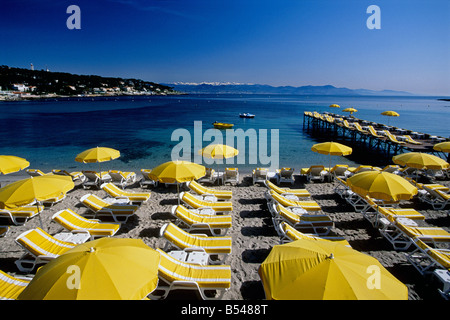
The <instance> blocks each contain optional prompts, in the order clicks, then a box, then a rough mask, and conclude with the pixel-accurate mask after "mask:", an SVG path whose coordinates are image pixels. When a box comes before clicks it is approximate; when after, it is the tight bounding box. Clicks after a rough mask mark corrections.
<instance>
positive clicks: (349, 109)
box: [342, 108, 358, 115]
mask: <svg viewBox="0 0 450 320" xmlns="http://www.w3.org/2000/svg"><path fill="white" fill-rule="evenodd" d="M342 111H344V112H350V115H352V114H353V112H358V110H357V109H355V108H345V109H344V110H342Z"/></svg>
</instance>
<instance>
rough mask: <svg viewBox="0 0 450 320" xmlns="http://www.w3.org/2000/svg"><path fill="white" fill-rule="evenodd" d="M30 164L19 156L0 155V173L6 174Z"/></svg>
mask: <svg viewBox="0 0 450 320" xmlns="http://www.w3.org/2000/svg"><path fill="white" fill-rule="evenodd" d="M28 166H30V163H29V162H28V161H27V160H25V159H23V158H20V157H16V156H5V155H1V156H0V173H2V174H8V173H12V172H17V171H19V170H22V169H25V168H27V167H28Z"/></svg>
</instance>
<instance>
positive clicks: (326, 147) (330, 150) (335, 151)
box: [311, 142, 353, 156]
mask: <svg viewBox="0 0 450 320" xmlns="http://www.w3.org/2000/svg"><path fill="white" fill-rule="evenodd" d="M311 150H312V151H314V152H317V153H320V154H329V155H332V156H347V155H349V154H351V153H352V151H353V150H352V148H350V147H347V146H346V145H343V144H341V143H338V142H323V143H318V144H315V145H313V146H312V147H311Z"/></svg>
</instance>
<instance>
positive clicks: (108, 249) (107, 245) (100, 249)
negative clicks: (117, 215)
mask: <svg viewBox="0 0 450 320" xmlns="http://www.w3.org/2000/svg"><path fill="white" fill-rule="evenodd" d="M159 260H160V255H159V253H158V252H157V251H156V250H153V249H151V248H150V247H148V246H147V245H146V244H145V243H144V242H143V241H142V240H140V239H124V238H101V239H98V240H94V241H89V242H86V243H83V244H80V245H78V246H76V247H75V248H73V249H70V250H69V251H67V252H66V253H64V254H62V255H61V256H59V257H58V258H56V259H54V260H52V261H51V262H49V263H48V264H46V265H44V266H43V267H41V268H40V269H39V270H38V271H37V273H36V275H35V276H34V278H33V280H32V281H31V282H30V283H29V284H28V286H27V287H26V288H25V290H23V291H22V293H21V294H20V295H19V297H18V299H19V300H141V299H143V298H145V297H146V296H147V295H148V294H149V293H151V292H152V291H153V290H154V289H155V288H156V286H157V284H158V266H159Z"/></svg>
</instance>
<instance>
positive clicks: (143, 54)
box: [0, 0, 450, 96]
mask: <svg viewBox="0 0 450 320" xmlns="http://www.w3.org/2000/svg"><path fill="white" fill-rule="evenodd" d="M72 4H75V5H78V6H79V7H80V9H81V30H69V29H68V28H67V27H66V20H67V18H68V17H69V14H67V13H66V9H67V7H68V6H69V5H72ZM372 4H375V5H378V6H379V7H380V10H381V29H379V30H376V29H375V30H370V29H368V28H367V26H366V20H367V19H368V18H369V16H370V14H367V13H366V9H367V7H368V6H369V5H372ZM0 32H1V34H2V39H3V40H2V44H1V50H0V64H4V65H9V66H15V67H25V68H28V67H29V65H30V63H33V64H34V66H35V68H36V69H44V68H46V67H48V68H49V69H50V70H51V71H64V72H71V73H77V74H97V75H102V76H120V77H133V78H140V79H144V80H148V81H155V82H160V83H164V82H203V81H206V82H213V81H218V82H240V83H260V84H269V85H274V86H282V85H292V86H301V85H326V84H331V85H334V86H337V87H347V88H352V89H358V88H366V89H373V90H383V89H392V90H403V91H409V92H414V93H418V94H427V95H447V96H449V95H450V1H449V0H395V1H393V0H371V1H364V0H332V1H328V0H277V1H275V0H270V1H269V0H239V1H238V0H226V1H225V0H151V1H144V0H95V1H77V0H70V1H62V0H41V1H36V0H35V1H32V0H3V1H2V4H1V9H0Z"/></svg>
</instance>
